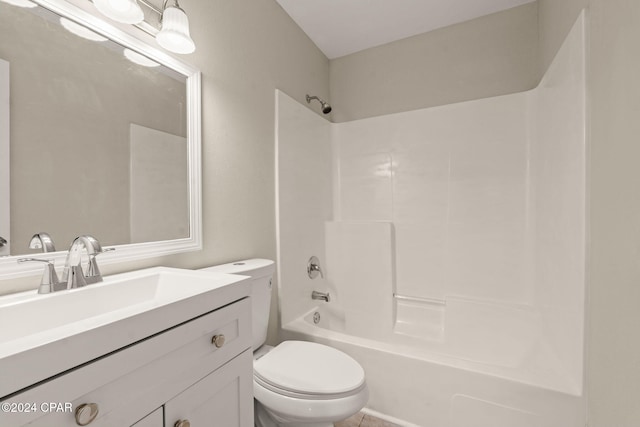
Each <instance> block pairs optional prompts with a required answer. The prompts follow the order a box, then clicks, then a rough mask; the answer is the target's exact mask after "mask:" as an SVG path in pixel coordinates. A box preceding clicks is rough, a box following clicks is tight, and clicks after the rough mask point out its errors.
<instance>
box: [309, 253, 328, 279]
mask: <svg viewBox="0 0 640 427" xmlns="http://www.w3.org/2000/svg"><path fill="white" fill-rule="evenodd" d="M307 274H308V275H309V278H310V279H315V278H316V277H318V274H319V275H320V277H322V278H323V279H324V274H322V269H321V268H320V260H318V257H317V256H315V255H314V256H312V257H311V258H309V262H307Z"/></svg>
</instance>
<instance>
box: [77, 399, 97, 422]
mask: <svg viewBox="0 0 640 427" xmlns="http://www.w3.org/2000/svg"><path fill="white" fill-rule="evenodd" d="M97 416H98V404H97V403H83V404H82V405H80V406H78V407H77V408H76V424H78V425H79V426H86V425H89V424H91V422H92V421H93V420H95V419H96V417H97Z"/></svg>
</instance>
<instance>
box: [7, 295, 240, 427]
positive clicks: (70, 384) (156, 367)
mask: <svg viewBox="0 0 640 427" xmlns="http://www.w3.org/2000/svg"><path fill="white" fill-rule="evenodd" d="M220 335H224V338H225V339H224V344H223V345H221V346H220V344H221V342H222V341H221V340H220V339H219V340H218V341H217V342H218V345H219V347H218V346H216V345H215V344H214V343H212V338H213V337H214V336H218V337H219V336H220ZM250 347H251V303H250V300H249V299H248V298H245V299H243V300H240V301H238V302H236V303H233V304H230V305H228V306H226V307H223V308H220V309H218V310H215V311H213V312H211V313H208V314H205V315H203V316H201V317H198V318H196V319H193V320H191V321H189V322H186V323H183V324H182V325H178V326H176V327H174V328H172V329H170V330H167V331H165V332H163V333H160V334H157V335H155V336H152V337H150V338H147V339H146V340H143V341H141V342H139V343H137V344H134V345H132V346H129V347H126V348H124V349H121V350H119V351H116V352H114V353H112V354H110V355H107V356H105V357H102V358H100V359H98V360H96V361H93V362H91V363H89V364H86V365H84V366H81V367H78V368H75V369H73V370H71V371H69V372H68V373H65V374H64V375H61V376H59V377H57V378H55V379H52V380H50V381H47V382H45V383H43V384H41V385H39V386H37V387H35V388H32V389H30V390H27V391H25V392H23V393H21V394H19V395H16V396H13V397H11V398H10V399H7V402H16V403H18V402H22V403H28V402H35V403H36V404H37V405H40V403H43V402H60V403H67V402H70V403H72V411H68V412H61V413H44V412H42V411H35V412H31V413H0V425H1V426H3V427H4V426H7V427H8V426H21V425H27V424H28V425H31V426H46V427H50V426H52V425H55V426H56V427H64V426H76V425H77V424H76V421H75V410H76V408H77V407H78V406H79V405H81V404H83V403H96V404H97V405H98V415H97V417H96V419H95V420H94V421H93V422H92V423H91V424H90V425H91V426H92V427H94V426H117V427H121V426H128V425H131V424H134V423H135V422H136V421H138V420H140V419H141V418H142V417H143V416H144V415H145V414H149V413H151V412H152V411H153V410H155V409H156V408H158V407H160V406H162V404H163V403H164V402H166V401H168V400H170V399H171V398H172V397H174V396H176V395H177V394H179V393H180V392H181V391H183V390H185V389H186V388H188V387H189V386H190V385H192V384H194V383H196V382H197V381H198V380H200V379H201V378H203V377H205V376H206V375H207V374H208V373H210V372H212V371H214V370H215V369H217V368H218V367H220V366H222V365H223V364H225V363H226V362H227V361H229V360H231V359H232V358H234V357H235V356H237V355H238V354H240V353H242V352H243V351H244V350H246V349H248V348H250Z"/></svg>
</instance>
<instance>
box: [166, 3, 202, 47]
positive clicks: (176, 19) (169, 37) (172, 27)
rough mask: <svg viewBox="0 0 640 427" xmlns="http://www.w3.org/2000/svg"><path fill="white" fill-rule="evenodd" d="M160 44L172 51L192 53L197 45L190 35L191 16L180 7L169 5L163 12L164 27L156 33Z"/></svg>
mask: <svg viewBox="0 0 640 427" xmlns="http://www.w3.org/2000/svg"><path fill="white" fill-rule="evenodd" d="M156 40H157V42H158V44H159V45H160V46H162V47H163V48H165V49H167V50H168V51H170V52H175V53H192V52H193V51H195V50H196V45H195V43H194V42H193V40H192V39H191V36H190V35H189V18H187V14H186V13H184V10H182V9H180V8H179V7H175V6H170V7H167V8H166V9H165V10H164V12H163V14H162V29H161V30H160V32H159V33H158V34H157V35H156Z"/></svg>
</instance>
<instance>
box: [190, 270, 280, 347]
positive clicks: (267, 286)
mask: <svg viewBox="0 0 640 427" xmlns="http://www.w3.org/2000/svg"><path fill="white" fill-rule="evenodd" d="M275 269H276V267H275V264H274V262H273V261H271V260H269V259H259V258H255V259H247V260H243V261H236V262H231V263H229V264H221V265H214V266H213V267H206V268H202V269H200V270H202V271H215V272H218V273H228V274H240V275H242V276H250V277H251V281H252V284H251V316H252V323H251V327H252V334H253V342H252V347H253V350H254V351H255V350H257V349H258V348H259V347H260V346H261V345H262V344H264V343H265V341H266V340H267V327H268V326H269V310H270V308H271V279H272V278H273V273H274V272H275Z"/></svg>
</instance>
